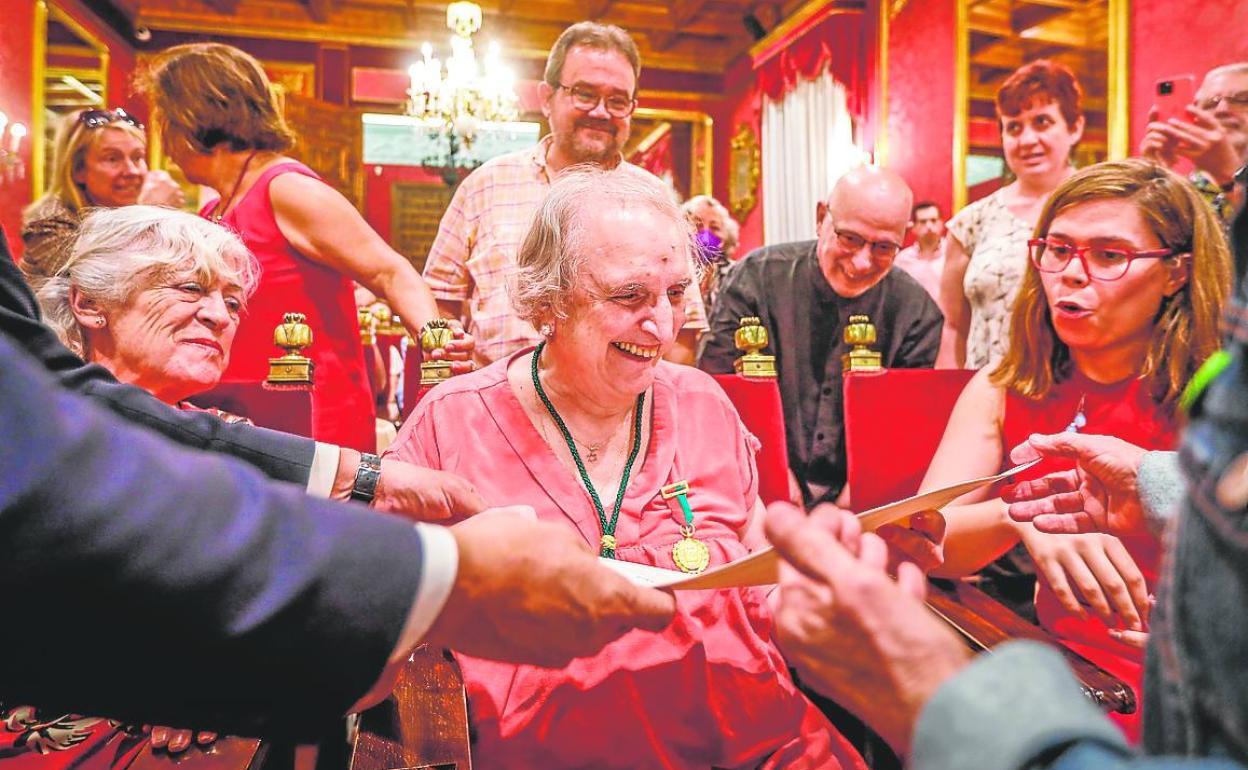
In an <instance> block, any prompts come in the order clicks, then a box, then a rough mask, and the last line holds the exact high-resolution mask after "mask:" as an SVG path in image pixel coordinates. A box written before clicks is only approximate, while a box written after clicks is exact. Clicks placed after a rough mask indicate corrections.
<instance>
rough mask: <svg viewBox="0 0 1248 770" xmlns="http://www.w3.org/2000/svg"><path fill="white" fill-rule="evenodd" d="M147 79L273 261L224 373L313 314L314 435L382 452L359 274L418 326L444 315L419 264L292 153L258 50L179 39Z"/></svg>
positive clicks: (227, 209)
mask: <svg viewBox="0 0 1248 770" xmlns="http://www.w3.org/2000/svg"><path fill="white" fill-rule="evenodd" d="M139 88H140V90H141V91H142V92H144V93H145V94H146V96H147V98H148V100H149V101H150V102H151V104H152V106H153V108H154V111H155V114H156V118H157V122H158V123H159V125H160V127H161V132H162V137H163V141H164V146H165V151H166V153H167V154H168V155H169V157H170V158H172V159H173V160H174V161H175V162H176V163H177V164H178V166H179V167H181V169H182V171H183V172H184V173H185V174H186V177H187V178H188V179H190V180H191V181H192V182H196V183H198V184H202V185H207V186H208V187H211V188H213V189H214V190H217V191H218V192H219V193H220V194H221V197H220V198H218V199H217V200H216V201H215V202H213V203H210V204H208V205H207V206H205V207H204V209H203V211H202V212H201V214H202V215H203V216H205V217H207V218H208V219H211V220H212V221H214V222H218V223H220V224H222V225H225V226H226V227H229V228H232V229H233V230H235V231H236V232H238V233H239V235H240V236H242V238H243V241H244V242H245V243H246V244H247V247H248V248H249V249H251V251H252V253H253V254H255V256H256V258H257V259H258V260H259V261H260V264H261V267H262V269H263V273H262V276H261V281H260V287H259V289H258V290H257V291H256V294H255V296H254V297H253V298H252V301H251V309H250V312H249V313H248V316H247V318H245V319H244V320H243V323H242V324H241V325H240V327H239V331H238V340H237V342H236V347H237V354H236V355H235V356H234V360H233V361H232V363H231V365H230V367H229V369H228V370H226V373H225V377H224V378H223V380H222V381H223V382H262V381H263V380H264V379H265V377H266V376H267V370H266V364H265V361H266V359H267V358H268V357H269V356H271V355H274V354H275V353H276V352H277V351H276V350H275V348H274V346H273V329H274V328H275V327H276V326H278V325H279V324H280V323H281V322H282V316H283V315H284V314H285V313H289V312H299V313H303V314H304V315H305V316H307V323H308V325H309V326H310V327H311V329H312V334H313V342H312V346H311V347H310V348H309V349H308V350H307V351H306V352H307V355H308V356H309V357H310V358H311V359H312V361H313V363H314V364H315V375H314V380H315V385H314V389H313V393H312V437H313V438H316V439H318V440H321V441H326V442H329V443H335V444H340V445H343V446H349V447H352V448H354V449H359V450H361V451H372V450H373V449H374V446H375V441H376V436H375V429H374V419H375V410H374V406H373V398H372V392H371V389H370V387H369V383H368V375H367V369H366V368H365V359H364V350H363V348H362V346H361V345H360V339H359V327H358V323H357V320H356V318H357V316H356V309H355V303H354V300H353V296H352V281H353V280H354V281H358V282H359V283H361V284H363V285H364V286H365V287H367V288H368V289H369V290H370V291H372V292H373V293H374V294H376V295H378V296H380V297H382V298H384V299H385V300H386V301H387V302H388V303H389V304H390V307H391V308H393V309H394V311H395V313H397V314H398V315H399V316H400V317H401V318H402V320H403V323H404V325H405V326H406V327H407V329H408V331H409V332H411V333H412V334H413V336H417V337H418V336H419V332H420V329H421V328H422V326H423V325H424V324H425V323H427V322H428V321H430V320H432V319H434V318H437V317H438V311H437V306H436V304H435V303H434V299H433V295H432V294H430V292H429V289H428V287H426V286H425V283H424V281H423V280H422V279H421V277H420V274H419V273H417V272H416V270H415V268H413V267H412V265H411V263H409V262H408V261H407V260H406V259H405V258H404V257H403V256H401V255H400V254H398V253H397V252H395V251H394V250H393V249H391V248H390V247H389V246H388V245H386V243H385V241H383V240H382V239H381V237H380V236H378V235H377V233H376V232H374V231H373V230H372V228H370V227H369V226H368V223H367V222H365V221H364V219H363V217H361V216H360V214H359V212H357V211H356V210H355V209H354V208H353V207H352V206H351V204H350V203H349V202H348V201H347V199H346V198H344V197H343V196H342V195H341V194H339V193H338V192H337V191H336V190H334V189H333V188H332V187H330V186H329V185H328V184H325V183H324V182H323V181H321V179H320V177H318V176H317V175H316V173H315V172H314V171H312V170H311V169H309V168H308V167H307V166H305V165H303V164H302V163H299V162H298V161H296V160H294V159H293V158H291V157H289V156H287V155H286V154H285V153H286V152H287V151H289V150H290V149H291V147H293V146H294V143H295V137H294V134H293V133H292V132H291V130H290V128H289V127H288V126H287V125H286V121H285V119H284V118H283V117H282V114H281V107H280V105H279V104H278V102H277V100H276V98H275V97H274V94H273V90H272V87H271V85H270V84H269V80H268V78H267V77H266V76H265V74H264V70H263V69H262V68H261V66H260V63H259V62H257V61H256V60H255V59H254V58H252V57H251V56H249V55H248V54H246V53H244V52H243V51H240V50H238V49H237V48H234V47H232V46H228V45H222V44H218V43H192V44H187V45H179V46H174V47H172V48H169V49H167V50H165V51H163V52H161V53H160V54H158V55H157V56H156V57H155V58H154V59H153V61H152V63H151V67H150V69H149V70H148V71H147V72H146V73H145V74H144V75H143V76H142V77H141V78H140V81H139ZM451 351H452V355H453V357H456V358H460V359H466V358H467V357H468V355H469V353H470V351H471V340H470V339H465V338H463V337H462V336H461V338H460V339H458V340H457V341H456V342H455V343H453V344H452V346H451ZM470 366H471V365H470V364H468V363H467V362H466V361H464V362H463V363H462V364H461V365H460V368H465V367H470Z"/></svg>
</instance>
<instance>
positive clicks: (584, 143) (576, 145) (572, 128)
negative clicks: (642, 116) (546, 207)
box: [538, 46, 637, 164]
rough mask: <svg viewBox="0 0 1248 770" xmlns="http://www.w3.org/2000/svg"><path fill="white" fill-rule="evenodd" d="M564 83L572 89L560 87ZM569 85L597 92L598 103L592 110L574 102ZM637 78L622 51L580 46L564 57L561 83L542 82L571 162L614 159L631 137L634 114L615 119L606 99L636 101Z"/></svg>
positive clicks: (545, 109)
mask: <svg viewBox="0 0 1248 770" xmlns="http://www.w3.org/2000/svg"><path fill="white" fill-rule="evenodd" d="M559 85H563V86H566V88H559V87H558V86H559ZM569 88H576V89H578V90H583V91H586V92H592V93H594V94H597V95H598V96H599V97H603V98H601V99H599V101H598V104H597V105H596V106H595V107H594V108H593V109H591V110H589V111H584V110H580V109H577V108H576V107H575V106H573V103H572V102H573V97H572V93H571V92H570V91H569V90H568V89H569ZM636 90H637V80H636V78H635V77H634V76H633V67H632V65H631V64H629V63H628V59H626V58H625V57H624V55H623V54H622V53H620V52H618V51H612V50H602V49H598V48H589V47H586V46H575V47H573V48H572V49H571V50H569V51H568V56H567V58H566V59H565V60H564V64H563V72H562V73H560V82H559V83H558V84H555V85H551V84H550V83H544V82H543V83H540V84H539V85H538V93H539V94H540V95H541V98H542V114H544V115H545V116H546V119H547V121H549V123H550V131H551V133H552V134H553V135H554V137H555V138H554V142H555V145H556V148H557V149H558V151H559V155H560V156H561V158H562V160H563V161H564V162H565V163H566V164H573V163H599V164H602V163H609V162H611V161H613V160H614V159H615V158H616V157H617V156H618V155H619V153H620V150H622V149H623V147H624V143H625V142H627V141H628V133H629V129H630V127H631V126H632V116H631V115H626V116H624V117H619V118H617V117H614V116H612V115H611V114H610V113H608V112H607V108H606V104H605V97H611V96H616V97H624V98H626V99H632V98H633V94H634V93H635V92H636Z"/></svg>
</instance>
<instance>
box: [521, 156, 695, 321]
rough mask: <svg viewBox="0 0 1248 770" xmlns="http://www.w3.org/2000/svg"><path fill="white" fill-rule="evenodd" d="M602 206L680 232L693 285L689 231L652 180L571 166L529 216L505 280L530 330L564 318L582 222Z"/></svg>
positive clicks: (630, 172)
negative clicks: (642, 214) (646, 212)
mask: <svg viewBox="0 0 1248 770" xmlns="http://www.w3.org/2000/svg"><path fill="white" fill-rule="evenodd" d="M608 207H615V208H625V207H630V208H638V207H644V208H648V209H650V210H651V211H654V212H656V213H657V214H659V215H660V216H661V217H662V218H663V219H665V220H667V221H670V222H671V223H672V224H674V225H676V226H677V227H678V228H679V229H680V233H681V245H682V246H683V248H684V251H685V259H686V261H687V262H688V264H689V271H690V275H691V276H692V277H693V278H694V280H695V282H696V280H697V278H698V268H697V266H696V265H695V264H694V260H693V258H692V257H693V227H692V226H691V225H690V224H689V220H688V219H687V218H686V217H685V215H684V214H683V213H682V212H681V210H680V207H679V206H678V205H677V204H676V203H675V202H674V201H673V200H672V197H671V194H670V193H669V191H668V189H667V188H666V187H664V186H663V183H662V182H660V181H659V179H658V178H657V177H654V176H652V175H650V174H647V173H645V172H643V171H638V170H636V169H628V168H618V169H614V170H605V169H603V168H601V167H599V166H596V165H592V164H588V163H587V164H581V165H577V166H572V167H570V168H568V169H566V170H564V171H563V172H562V173H560V174H559V176H558V177H556V178H555V181H554V182H553V183H552V184H551V186H550V190H549V191H548V192H547V193H546V197H545V198H544V199H543V200H542V204H541V205H540V206H539V207H538V209H537V211H536V212H535V213H534V214H533V220H532V222H531V223H530V225H529V231H528V234H526V235H525V237H524V242H523V243H522V244H521V246H520V253H519V255H518V257H517V259H516V262H517V269H516V272H515V273H514V274H513V276H512V281H511V286H510V289H511V303H512V306H513V307H514V308H515V310H516V314H517V315H519V316H520V318H522V319H524V320H525V321H528V322H529V323H530V324H532V325H533V326H534V327H536V326H538V325H539V324H540V323H541V322H542V321H544V320H549V319H550V318H551V317H552V316H553V317H555V318H567V317H568V299H569V295H570V294H571V293H572V290H573V289H574V288H576V286H577V285H578V281H579V280H580V272H581V268H582V267H583V266H584V264H585V251H584V248H583V247H582V246H583V244H582V238H583V237H584V233H585V224H584V219H585V217H586V216H592V215H593V212H594V211H595V210H603V209H605V208H608Z"/></svg>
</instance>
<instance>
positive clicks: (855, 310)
mask: <svg viewBox="0 0 1248 770" xmlns="http://www.w3.org/2000/svg"><path fill="white" fill-rule="evenodd" d="M815 244H816V241H801V242H798V243H784V244H780V245H777V246H767V247H764V248H761V249H757V250H755V251H753V252H751V253H750V254H749V255H747V256H746V257H745V259H743V260H741V261H740V262H739V263H737V264H736V265H734V266H733V267H732V269H731V270H729V271H728V274H727V276H726V278H725V280H724V282H723V284H722V285H721V286H720V290H719V296H718V297H717V299H716V303H715V309H714V311H713V312H712V314H711V318H710V330H709V331H708V332H707V333H706V335H705V337H704V342H703V346H702V350H701V351H700V353H699V355H698V367H699V368H701V369H703V370H705V371H707V372H711V373H713V374H727V373H731V372H732V371H733V368H732V364H733V361H735V360H736V359H737V358H739V357H740V356H741V355H742V353H741V351H739V350H737V348H736V345H735V343H734V341H733V334H734V333H735V332H736V330H737V327H738V326H739V325H740V323H741V317H742V316H750V315H753V316H758V317H759V318H760V319H761V320H762V323H763V326H765V327H767V331H768V333H769V334H770V338H771V344H770V345H769V346H768V347H767V348H765V349H764V352H766V353H770V354H772V355H774V356H775V357H776V370H777V372H778V373H779V376H780V377H779V384H780V400H781V402H782V403H783V406H784V422H785V434H786V438H787V443H788V450H789V467H790V468H792V470H793V473H794V475H795V476H797V480H798V481H799V482H800V483H801V486H802V495H803V497H804V498H805V502H806V504H807V505H814V504H815V503H819V502H830V501H832V500H835V499H836V496H837V495H838V494H840V491H841V488H842V487H844V486H845V440H844V439H845V430H844V420H843V417H842V406H841V404H842V391H841V356H842V355H843V354H844V353H846V352H848V351H849V346H848V345H846V344H845V342H844V332H843V330H844V328H845V325H846V323H847V322H848V319H849V317H850V316H851V315H866V316H868V317H869V318H870V319H871V322H872V323H873V324H875V329H876V343H875V345H873V346H871V347H872V349H873V350H877V351H879V352H880V355H881V359H882V362H883V365H884V366H886V367H889V368H901V369H919V368H931V366H932V365H933V364H934V363H935V362H936V353H937V351H938V350H939V349H940V329H941V326H942V325H943V323H944V317H943V316H942V315H941V313H940V310H939V309H938V308H937V307H936V303H935V302H933V301H932V299H931V297H929V296H928V294H927V292H926V291H925V290H924V289H923V287H922V286H920V285H919V284H918V282H917V281H915V280H914V279H913V278H911V277H910V276H909V275H907V274H906V272H905V271H904V270H891V271H889V273H888V275H886V276H885V277H884V279H883V280H881V281H880V282H879V283H878V284H876V285H875V286H873V287H871V289H869V290H868V291H867V292H866V293H864V294H863V295H862V296H859V297H855V298H853V299H846V298H844V297H841V296H840V295H838V294H837V293H836V292H835V291H833V290H832V287H831V285H829V284H828V281H827V279H826V278H824V276H823V273H822V271H821V270H820V269H819V262H818V259H817V257H816V254H815Z"/></svg>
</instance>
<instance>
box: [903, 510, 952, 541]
mask: <svg viewBox="0 0 1248 770" xmlns="http://www.w3.org/2000/svg"><path fill="white" fill-rule="evenodd" d="M910 529H913V530H914V531H915V532H918V533H919V534H920V535H923V536H924V537H926V538H927V539H928V540H930V541H932V543H935V544H937V545H939V544H940V543H943V542H944V541H945V517H944V516H942V515H941V514H940V511H919V512H918V513H916V514H915V515H913V516H911V517H910Z"/></svg>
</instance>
